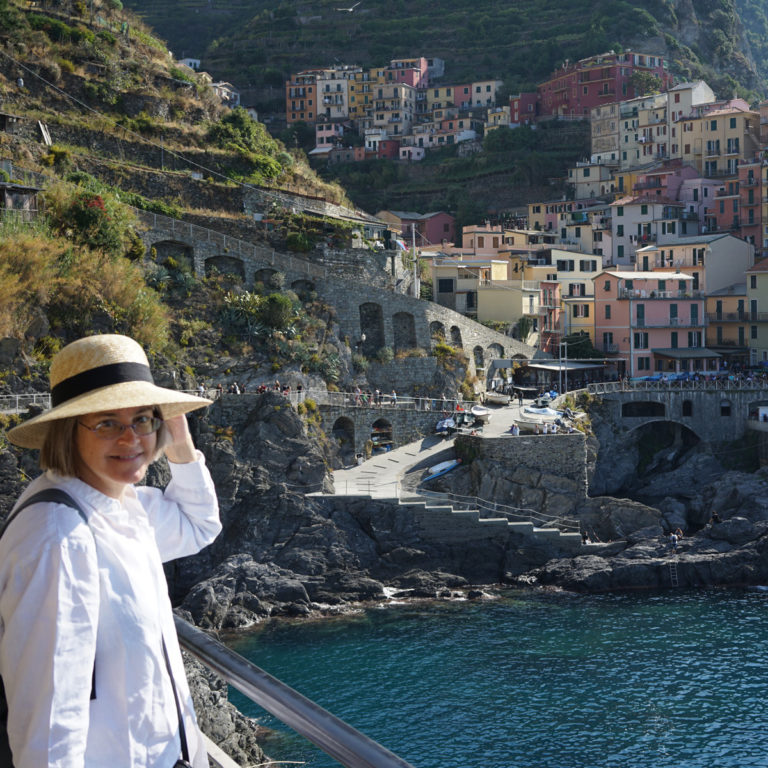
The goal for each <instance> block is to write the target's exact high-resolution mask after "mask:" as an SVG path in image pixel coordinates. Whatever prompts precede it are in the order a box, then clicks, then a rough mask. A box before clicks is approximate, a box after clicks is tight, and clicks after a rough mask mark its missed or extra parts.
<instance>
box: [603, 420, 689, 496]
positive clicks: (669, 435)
mask: <svg viewBox="0 0 768 768" xmlns="http://www.w3.org/2000/svg"><path fill="white" fill-rule="evenodd" d="M628 437H629V440H634V441H635V443H636V445H637V449H638V454H637V477H638V478H643V477H651V478H653V477H654V476H656V475H657V474H658V473H660V472H669V471H670V470H672V469H675V468H676V467H678V466H680V464H682V463H683V462H684V461H685V459H686V458H689V455H690V451H691V449H692V448H695V447H696V446H697V445H699V443H700V442H701V439H700V438H699V436H698V435H697V434H696V433H695V432H694V431H693V430H691V429H689V428H688V427H686V426H684V425H683V424H678V423H676V422H673V421H654V422H653V423H652V424H644V425H643V426H641V427H638V429H636V430H634V431H632V432H631V433H629V436H628ZM609 460H610V459H609ZM640 485H641V486H642V485H645V483H641V484H640ZM664 493H665V494H666V493H667V491H664Z"/></svg>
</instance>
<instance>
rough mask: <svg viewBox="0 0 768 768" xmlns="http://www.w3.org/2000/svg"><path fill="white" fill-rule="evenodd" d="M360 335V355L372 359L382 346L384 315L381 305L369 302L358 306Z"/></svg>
mask: <svg viewBox="0 0 768 768" xmlns="http://www.w3.org/2000/svg"><path fill="white" fill-rule="evenodd" d="M360 333H361V335H360V339H361V340H362V344H361V349H362V354H364V355H365V356H366V357H373V356H374V355H375V354H376V353H377V352H378V351H379V350H380V349H381V348H382V347H383V346H384V314H383V312H382V311H381V304H375V303H374V302H372V301H369V302H366V303H365V304H361V305H360ZM363 336H365V339H363ZM355 341H356V342H357V339H355Z"/></svg>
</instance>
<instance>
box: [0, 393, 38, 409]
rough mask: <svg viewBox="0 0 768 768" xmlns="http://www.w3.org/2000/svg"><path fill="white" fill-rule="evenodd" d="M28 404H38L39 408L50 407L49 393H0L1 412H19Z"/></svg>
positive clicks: (27, 406)
mask: <svg viewBox="0 0 768 768" xmlns="http://www.w3.org/2000/svg"><path fill="white" fill-rule="evenodd" d="M30 405H39V406H40V407H41V408H46V409H47V408H50V407H51V396H50V395H49V394H41V393H38V394H29V395H0V412H2V413H21V412H22V411H26V410H27V408H29V406H30Z"/></svg>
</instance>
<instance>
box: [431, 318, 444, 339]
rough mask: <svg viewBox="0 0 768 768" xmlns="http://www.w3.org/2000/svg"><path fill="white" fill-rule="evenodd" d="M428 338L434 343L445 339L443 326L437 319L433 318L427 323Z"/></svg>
mask: <svg viewBox="0 0 768 768" xmlns="http://www.w3.org/2000/svg"><path fill="white" fill-rule="evenodd" d="M429 338H430V339H432V341H433V342H434V343H435V344H438V343H439V342H441V341H445V326H444V325H443V324H442V323H441V322H439V321H438V320H433V321H432V322H431V323H430V324H429Z"/></svg>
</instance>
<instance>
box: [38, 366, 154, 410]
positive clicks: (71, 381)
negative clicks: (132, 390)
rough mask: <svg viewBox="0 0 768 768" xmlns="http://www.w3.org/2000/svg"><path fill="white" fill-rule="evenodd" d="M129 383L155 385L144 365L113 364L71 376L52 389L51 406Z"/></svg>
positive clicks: (147, 368) (147, 367)
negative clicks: (104, 388)
mask: <svg viewBox="0 0 768 768" xmlns="http://www.w3.org/2000/svg"><path fill="white" fill-rule="evenodd" d="M128 381H146V382H149V383H150V384H154V383H155V381H154V379H153V378H152V372H151V371H150V370H149V366H147V365H143V364H142V363H112V364H111V365H102V366H100V367H99V368H91V369H90V370H88V371H83V372H82V373H78V374H75V375H74V376H70V377H69V378H68V379H64V381H61V382H59V383H58V384H57V385H56V386H55V387H53V389H51V405H52V406H53V407H54V408H55V407H56V406H58V405H61V404H62V403H66V402H67V400H71V399H72V398H73V397H78V396H80V395H84V394H86V393H87V392H91V391H92V390H94V389H100V388H101V387H108V386H110V385H111V384H124V383H125V382H128Z"/></svg>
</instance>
